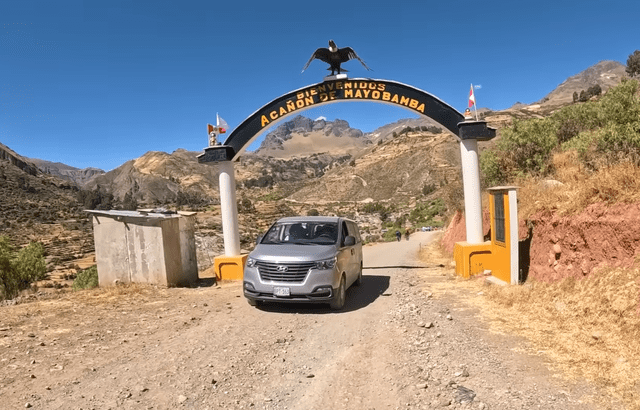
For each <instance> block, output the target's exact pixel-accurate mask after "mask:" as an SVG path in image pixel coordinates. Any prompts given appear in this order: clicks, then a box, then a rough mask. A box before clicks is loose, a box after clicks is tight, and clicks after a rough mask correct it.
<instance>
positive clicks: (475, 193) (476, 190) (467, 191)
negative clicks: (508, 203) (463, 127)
mask: <svg viewBox="0 0 640 410" xmlns="http://www.w3.org/2000/svg"><path fill="white" fill-rule="evenodd" d="M460 159H461V160H462V185H463V187H464V215H465V223H466V227H467V242H468V243H470V244H479V243H483V242H484V240H483V239H484V237H483V235H482V198H481V196H480V164H479V162H478V141H477V140H475V139H465V140H462V141H460Z"/></svg>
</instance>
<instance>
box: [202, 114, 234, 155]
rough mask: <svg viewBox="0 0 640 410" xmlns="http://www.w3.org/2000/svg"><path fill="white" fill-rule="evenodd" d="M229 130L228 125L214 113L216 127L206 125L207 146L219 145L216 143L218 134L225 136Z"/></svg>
mask: <svg viewBox="0 0 640 410" xmlns="http://www.w3.org/2000/svg"><path fill="white" fill-rule="evenodd" d="M228 129H229V125H228V124H227V122H226V121H225V120H223V119H222V118H220V116H219V115H218V114H217V113H216V125H215V126H213V125H211V124H207V133H208V134H209V146H210V147H213V146H215V145H220V142H218V134H225V133H226V132H227V130H228Z"/></svg>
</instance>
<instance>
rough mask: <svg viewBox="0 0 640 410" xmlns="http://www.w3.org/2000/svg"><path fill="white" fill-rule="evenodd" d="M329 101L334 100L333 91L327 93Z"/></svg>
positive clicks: (334, 94) (334, 93)
mask: <svg viewBox="0 0 640 410" xmlns="http://www.w3.org/2000/svg"><path fill="white" fill-rule="evenodd" d="M329 99H330V100H335V99H336V92H335V91H331V92H330V93H329Z"/></svg>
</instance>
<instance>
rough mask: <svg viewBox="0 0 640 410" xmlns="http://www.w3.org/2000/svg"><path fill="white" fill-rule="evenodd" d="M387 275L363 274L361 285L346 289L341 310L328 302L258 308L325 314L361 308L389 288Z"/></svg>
mask: <svg viewBox="0 0 640 410" xmlns="http://www.w3.org/2000/svg"><path fill="white" fill-rule="evenodd" d="M389 281H390V277H389V276H382V275H364V276H363V277H362V285H360V286H355V285H353V286H351V287H350V288H349V289H348V290H347V300H346V303H345V305H344V308H343V309H342V310H332V309H330V308H329V305H328V304H308V303H286V302H285V303H264V304H262V305H260V306H259V307H258V309H260V310H262V311H265V312H273V313H297V314H327V313H343V312H351V311H354V310H358V309H362V308H364V307H366V306H368V305H370V304H371V303H373V302H374V301H375V300H376V299H378V298H379V297H381V296H382V294H383V293H384V292H385V291H386V290H387V289H388V288H389Z"/></svg>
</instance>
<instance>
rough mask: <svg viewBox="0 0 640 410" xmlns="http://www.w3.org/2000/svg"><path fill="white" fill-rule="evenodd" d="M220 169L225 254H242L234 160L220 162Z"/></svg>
mask: <svg viewBox="0 0 640 410" xmlns="http://www.w3.org/2000/svg"><path fill="white" fill-rule="evenodd" d="M218 170H219V171H220V177H219V181H220V210H221V212H222V234H223V236H224V254H225V256H238V255H240V234H239V232H238V204H237V202H236V177H235V175H234V174H233V161H221V162H218Z"/></svg>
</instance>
